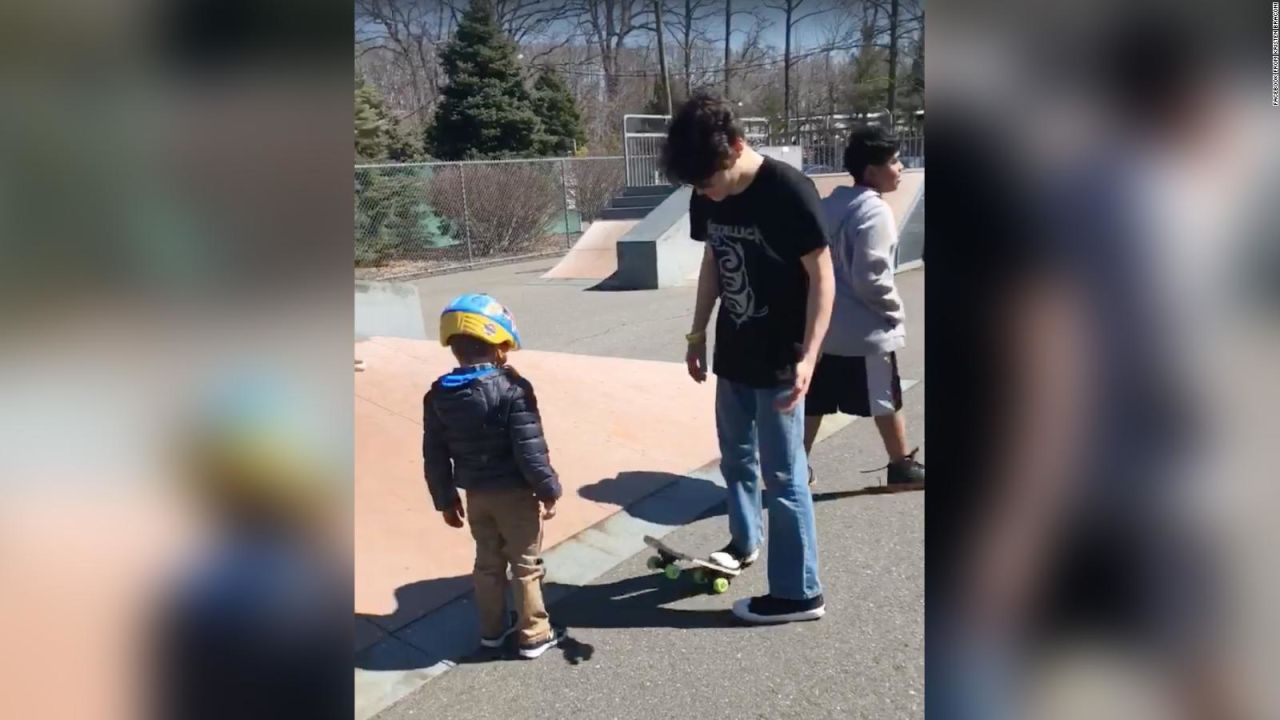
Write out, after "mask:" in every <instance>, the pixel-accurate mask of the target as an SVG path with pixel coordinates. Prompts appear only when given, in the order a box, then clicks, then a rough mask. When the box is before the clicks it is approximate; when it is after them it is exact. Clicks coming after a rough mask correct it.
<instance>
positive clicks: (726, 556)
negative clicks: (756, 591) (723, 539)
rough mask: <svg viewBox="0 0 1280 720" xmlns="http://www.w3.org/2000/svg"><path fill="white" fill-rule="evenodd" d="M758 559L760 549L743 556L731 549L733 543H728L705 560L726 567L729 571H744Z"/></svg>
mask: <svg viewBox="0 0 1280 720" xmlns="http://www.w3.org/2000/svg"><path fill="white" fill-rule="evenodd" d="M759 558H760V548H756V549H755V550H752V551H751V552H749V553H747V554H746V555H743V554H742V553H739V552H738V551H737V550H736V549H735V548H734V547H733V543H729V544H728V545H725V546H724V547H723V548H721V549H719V550H717V551H715V552H713V553H711V554H710V555H708V556H707V560H708V561H709V562H713V563H715V564H716V565H720V566H722V567H727V568H729V569H730V570H745V569H747V568H749V567H751V565H752V564H753V563H754V562H755V561H756V560H758V559H759Z"/></svg>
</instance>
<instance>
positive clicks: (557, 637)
mask: <svg viewBox="0 0 1280 720" xmlns="http://www.w3.org/2000/svg"><path fill="white" fill-rule="evenodd" d="M566 633H567V631H566V630H565V629H564V628H562V627H556V626H555V625H552V626H551V635H550V636H548V637H547V639H546V640H543V641H542V642H538V643H534V644H532V645H524V644H522V645H520V647H519V649H518V650H517V651H516V652H518V653H519V655H520V657H521V658H522V659H524V660H532V659H534V658H537V657H541V656H542V654H543V653H545V652H546V651H548V650H550V649H551V648H553V647H555V646H557V645H559V644H560V641H561V640H563V639H564V636H565V635H566Z"/></svg>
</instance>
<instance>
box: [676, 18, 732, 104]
mask: <svg viewBox="0 0 1280 720" xmlns="http://www.w3.org/2000/svg"><path fill="white" fill-rule="evenodd" d="M713 2H714V0H664V10H665V12H664V13H663V14H664V16H665V17H664V18H663V25H664V26H665V27H666V31H667V37H668V38H670V39H671V41H672V43H673V45H674V47H675V48H676V50H678V51H679V53H680V54H679V60H680V67H681V75H683V76H684V92H685V95H686V96H688V95H690V94H691V93H692V92H693V87H694V85H695V84H696V85H701V84H702V81H703V80H704V78H702V77H701V76H699V77H698V78H697V82H696V83H695V81H694V80H695V78H694V72H693V67H694V65H693V58H694V55H695V51H696V50H697V49H698V46H699V45H705V44H707V43H709V42H710V41H711V36H710V33H709V32H708V28H707V21H708V20H710V19H712V18H714V17H718V16H719V14H720V13H719V11H718V10H717V8H716V7H715V6H714V5H713Z"/></svg>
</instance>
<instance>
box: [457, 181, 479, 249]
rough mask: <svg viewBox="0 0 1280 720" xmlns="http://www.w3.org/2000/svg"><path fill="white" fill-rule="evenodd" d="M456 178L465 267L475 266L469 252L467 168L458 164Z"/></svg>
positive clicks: (469, 228) (469, 225)
mask: <svg viewBox="0 0 1280 720" xmlns="http://www.w3.org/2000/svg"><path fill="white" fill-rule="evenodd" d="M458 177H459V180H460V183H461V185H462V236H463V237H464V238H465V239H466V242H467V267H468V268H473V267H475V265H476V259H475V255H474V254H473V253H472V251H471V213H470V212H468V211H467V166H466V165H465V164H462V163H459V164H458Z"/></svg>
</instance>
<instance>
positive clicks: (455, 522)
mask: <svg viewBox="0 0 1280 720" xmlns="http://www.w3.org/2000/svg"><path fill="white" fill-rule="evenodd" d="M441 514H442V515H444V522H445V524H446V525H448V526H449V527H455V528H460V527H462V525H463V522H462V521H463V520H465V519H466V517H467V511H466V510H463V509H462V501H461V500H459V501H457V503H456V504H454V506H453V507H451V508H449V509H448V510H445V511H444V512H443V513H441Z"/></svg>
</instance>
